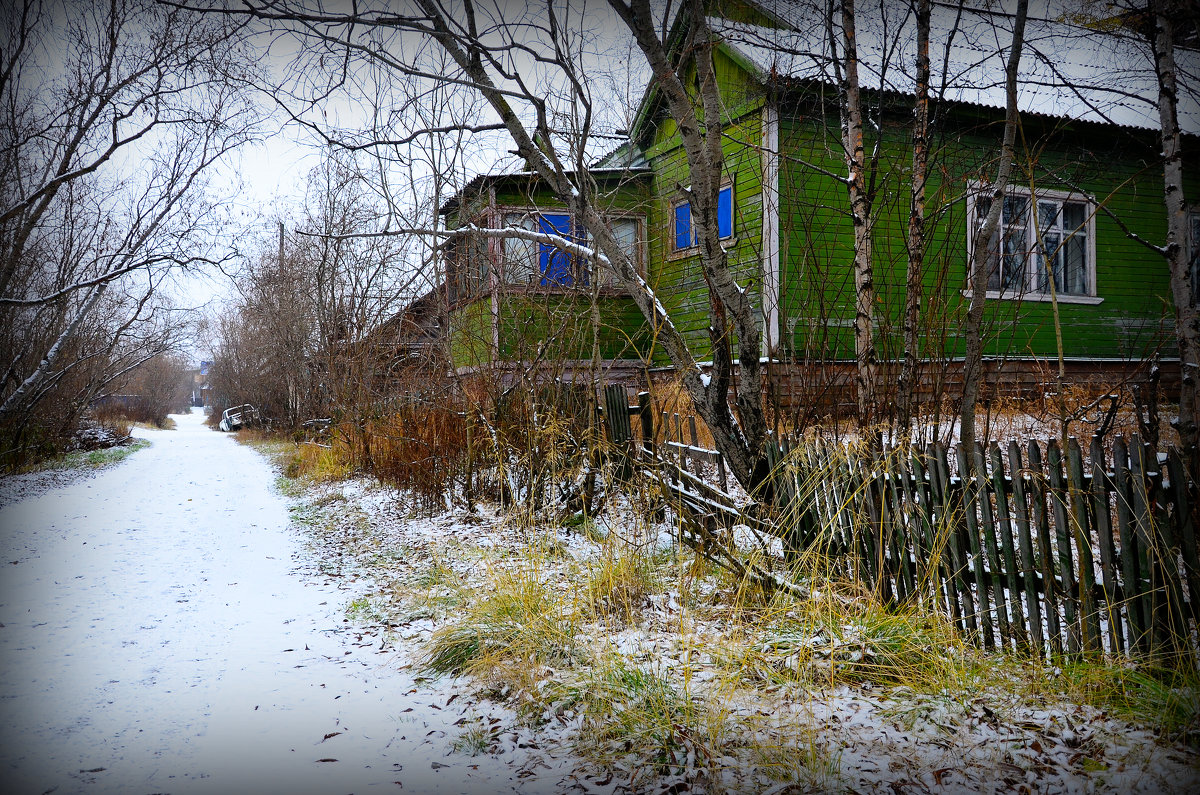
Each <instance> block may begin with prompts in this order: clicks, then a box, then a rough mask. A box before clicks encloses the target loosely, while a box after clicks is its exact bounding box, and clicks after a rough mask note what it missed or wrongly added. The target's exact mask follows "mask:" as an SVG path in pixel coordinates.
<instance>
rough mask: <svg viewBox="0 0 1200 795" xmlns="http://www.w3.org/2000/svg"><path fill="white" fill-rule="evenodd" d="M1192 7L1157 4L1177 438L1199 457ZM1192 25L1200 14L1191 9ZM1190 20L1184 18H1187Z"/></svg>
mask: <svg viewBox="0 0 1200 795" xmlns="http://www.w3.org/2000/svg"><path fill="white" fill-rule="evenodd" d="M1185 5H1186V6H1191V4H1185V3H1176V2H1172V0H1153V2H1152V4H1151V10H1152V12H1153V15H1154V38H1153V52H1154V71H1155V74H1156V76H1157V78H1158V88H1159V90H1158V114H1159V122H1160V128H1159V129H1160V135H1161V140H1162V155H1163V199H1164V201H1165V203H1166V207H1167V241H1166V246H1165V249H1164V254H1165V256H1166V260H1167V268H1168V270H1169V272H1170V276H1171V295H1172V297H1173V299H1174V304H1175V339H1176V344H1177V345H1178V346H1179V367H1180V377H1181V380H1180V395H1179V439H1180V442H1181V443H1182V445H1183V447H1184V448H1185V449H1191V450H1192V451H1193V454H1195V449H1196V446H1197V442H1198V441H1200V439H1198V437H1200V428H1198V427H1197V422H1198V419H1197V389H1198V388H1200V306H1198V305H1197V297H1196V295H1195V294H1194V293H1193V285H1194V284H1195V282H1194V281H1193V279H1192V271H1193V269H1195V268H1197V267H1200V266H1198V265H1197V264H1196V260H1195V251H1196V250H1200V241H1195V240H1192V239H1191V234H1190V230H1189V225H1190V224H1189V215H1188V205H1187V199H1186V195H1185V193H1184V177H1183V149H1182V146H1181V138H1182V136H1181V135H1180V130H1179V113H1178V111H1179V85H1178V83H1179V74H1178V70H1177V67H1176V63H1175V41H1176V37H1175V24H1176V21H1175V20H1176V18H1177V17H1179V16H1180V15H1181V12H1182V11H1183V10H1184V9H1183V6H1185ZM1191 11H1192V15H1191V22H1192V23H1193V24H1196V23H1197V22H1200V16H1198V15H1197V14H1196V12H1195V9H1194V7H1192V8H1191ZM1184 18H1185V19H1186V18H1187V17H1186V16H1185V17H1184Z"/></svg>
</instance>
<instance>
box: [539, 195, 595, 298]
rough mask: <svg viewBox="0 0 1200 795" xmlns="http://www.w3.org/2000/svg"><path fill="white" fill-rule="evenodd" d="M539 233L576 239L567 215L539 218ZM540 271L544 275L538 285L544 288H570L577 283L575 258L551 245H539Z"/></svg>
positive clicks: (550, 215) (549, 215)
mask: <svg viewBox="0 0 1200 795" xmlns="http://www.w3.org/2000/svg"><path fill="white" fill-rule="evenodd" d="M538 231H540V232H544V233H546V234H549V235H558V236H559V237H563V238H566V239H567V240H574V239H575V237H574V236H573V234H572V229H571V216H570V215H567V214H565V213H564V214H561V215H559V214H544V215H541V216H538ZM538 269H539V270H540V271H541V274H542V275H541V280H540V281H539V282H538V283H539V284H540V285H541V286H543V287H570V286H571V285H572V284H574V283H575V258H574V257H572V256H571V255H570V254H568V253H567V252H565V251H563V250H562V249H560V248H557V247H555V246H552V245H550V244H549V243H538ZM584 281H586V278H585V279H584Z"/></svg>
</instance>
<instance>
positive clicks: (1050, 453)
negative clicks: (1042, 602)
mask: <svg viewBox="0 0 1200 795" xmlns="http://www.w3.org/2000/svg"><path fill="white" fill-rule="evenodd" d="M1046 464H1047V470H1046V471H1047V473H1048V474H1049V476H1050V501H1051V503H1052V504H1053V506H1054V529H1055V534H1054V541H1055V551H1056V552H1057V553H1058V560H1057V563H1058V578H1059V594H1060V595H1061V597H1062V605H1063V618H1064V620H1065V622H1066V630H1067V653H1068V654H1078V653H1079V651H1080V649H1081V648H1082V647H1081V645H1080V632H1079V592H1078V589H1077V588H1076V587H1075V576H1074V572H1075V560H1074V557H1073V556H1072V555H1071V535H1072V533H1071V521H1070V519H1069V515H1070V514H1069V511H1070V507H1069V506H1070V503H1069V502H1068V499H1069V496H1070V495H1069V494H1068V492H1067V484H1066V479H1065V478H1064V477H1063V460H1062V450H1061V448H1059V446H1058V442H1057V441H1056V440H1054V439H1051V440H1050V443H1049V444H1047V445H1046Z"/></svg>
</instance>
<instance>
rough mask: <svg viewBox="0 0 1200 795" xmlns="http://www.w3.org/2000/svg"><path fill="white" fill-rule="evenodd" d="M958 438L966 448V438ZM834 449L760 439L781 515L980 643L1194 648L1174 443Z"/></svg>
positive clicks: (803, 539)
mask: <svg viewBox="0 0 1200 795" xmlns="http://www.w3.org/2000/svg"><path fill="white" fill-rule="evenodd" d="M969 448H973V449H969ZM1089 452H1090V455H1089V460H1090V465H1085V462H1084V456H1083V453H1082V450H1081V449H1080V446H1079V444H1078V442H1077V441H1076V440H1074V439H1071V440H1069V442H1068V444H1067V450H1066V453H1065V455H1064V453H1063V450H1062V449H1061V446H1060V445H1059V444H1058V443H1057V442H1055V441H1051V442H1048V443H1039V442H1037V441H1033V440H1031V441H1029V442H1028V443H1027V444H1026V445H1025V447H1024V450H1023V449H1022V447H1021V446H1020V445H1018V444H1017V443H1015V442H1013V443H1010V444H1009V445H1008V447H1007V450H1004V451H1002V450H1001V448H1000V446H999V445H998V444H996V443H992V444H991V445H990V446H989V447H988V448H987V449H986V450H985V449H983V448H982V447H981V446H980V445H978V444H976V445H970V446H968V445H959V446H958V447H957V448H953V449H949V450H948V449H947V448H946V447H944V446H942V445H939V444H933V445H929V446H928V447H926V448H925V449H923V450H917V449H914V448H898V449H897V448H893V449H883V450H875V451H873V452H867V451H861V452H853V453H851V452H847V448H845V447H839V446H837V445H833V444H824V443H821V442H816V443H810V444H807V445H805V446H804V447H803V448H800V447H799V446H797V445H794V444H791V443H784V444H779V445H775V446H774V450H773V455H772V457H773V458H774V459H775V460H776V462H777V464H778V465H777V467H776V480H775V484H776V493H777V498H778V502H779V504H780V506H781V508H782V510H783V511H784V516H785V520H784V522H783V525H782V526H785V527H788V528H791V532H795V533H797V534H798V535H799V538H796V539H793V546H794V547H795V548H798V549H802V550H814V549H816V550H820V551H821V552H822V553H824V554H826V555H827V556H829V559H830V560H831V561H833V562H834V565H835V566H839V567H841V568H842V571H843V572H844V573H846V574H848V575H850V576H853V577H855V578H857V579H858V580H859V581H861V582H863V583H865V584H867V585H868V586H870V587H872V588H874V589H876V590H877V592H878V593H879V594H880V595H881V596H882V597H883V598H884V599H885V600H889V601H896V602H905V601H911V600H926V601H932V602H936V603H938V604H940V605H941V606H943V607H944V608H945V609H946V610H947V611H948V613H949V615H950V616H951V617H952V618H953V620H954V621H955V623H956V624H957V625H958V626H959V627H960V629H961V630H962V631H963V632H964V633H966V634H967V635H968V636H969V637H972V638H974V639H976V640H977V641H978V642H979V643H981V644H982V645H983V646H985V647H988V648H1012V649H1019V650H1025V651H1033V652H1035V653H1040V654H1050V655H1062V654H1077V653H1079V652H1084V651H1086V652H1100V651H1103V652H1108V653H1111V654H1125V653H1134V652H1138V653H1144V652H1149V651H1154V652H1168V653H1179V652H1184V651H1189V652H1195V644H1194V635H1193V633H1194V632H1195V631H1196V628H1197V624H1198V622H1200V599H1198V598H1197V597H1198V596H1200V557H1198V556H1197V538H1196V527H1195V524H1194V517H1193V514H1192V510H1191V499H1192V496H1191V492H1190V491H1189V489H1192V488H1194V486H1192V485H1191V484H1190V483H1189V478H1188V473H1187V470H1186V469H1185V466H1184V461H1183V458H1182V457H1181V456H1180V454H1179V453H1178V451H1176V450H1174V449H1172V450H1171V451H1170V452H1169V453H1168V454H1167V455H1166V456H1165V460H1164V461H1163V462H1162V465H1160V461H1159V456H1158V455H1157V454H1155V453H1154V451H1152V450H1150V449H1149V447H1148V446H1146V445H1143V444H1142V443H1141V441H1140V440H1139V439H1138V438H1137V437H1136V436H1134V437H1132V438H1131V439H1130V441H1129V442H1128V443H1126V441H1125V440H1124V439H1123V438H1120V437H1118V438H1116V439H1115V440H1114V443H1113V449H1112V453H1111V455H1109V456H1106V454H1105V450H1104V447H1103V445H1102V444H1101V443H1100V441H1099V440H1094V441H1093V443H1092V445H1091V449H1090V451H1089Z"/></svg>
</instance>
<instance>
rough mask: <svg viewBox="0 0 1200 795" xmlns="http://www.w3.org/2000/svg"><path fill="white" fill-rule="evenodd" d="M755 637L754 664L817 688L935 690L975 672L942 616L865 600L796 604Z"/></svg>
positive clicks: (958, 637)
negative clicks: (850, 686) (758, 640)
mask: <svg viewBox="0 0 1200 795" xmlns="http://www.w3.org/2000/svg"><path fill="white" fill-rule="evenodd" d="M760 637H761V638H762V639H761V643H760V645H759V646H758V648H757V652H758V659H757V660H756V661H755V662H758V663H760V664H763V663H765V667H766V668H768V669H773V670H775V671H776V672H778V673H779V674H781V675H782V676H783V677H784V678H798V679H802V680H806V681H812V682H814V683H817V684H829V685H840V684H862V683H864V682H870V683H871V684H873V685H881V686H904V687H909V688H912V689H915V690H922V691H925V692H939V691H941V690H943V689H945V688H946V687H948V686H956V685H957V684H958V683H961V682H963V681H966V680H967V679H969V678H970V676H971V673H972V671H973V666H972V664H971V662H970V659H969V655H968V654H967V649H966V645H965V642H964V641H963V639H962V637H961V636H960V635H959V634H958V633H957V632H956V631H955V629H954V627H953V625H951V624H950V623H949V621H948V620H946V619H945V617H943V616H940V615H939V614H937V613H935V612H932V611H928V610H921V609H919V608H907V607H895V606H890V607H888V606H884V605H881V604H879V603H878V602H876V601H874V600H871V599H867V598H859V599H855V600H852V601H844V602H843V601H838V600H834V599H821V600H808V601H804V602H795V603H794V604H793V606H792V607H791V608H790V609H788V610H787V611H786V612H785V613H783V614H782V615H780V616H778V617H777V618H776V619H775V620H774V621H772V622H769V623H767V624H766V625H764V626H763V631H762V635H761V636H760Z"/></svg>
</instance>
